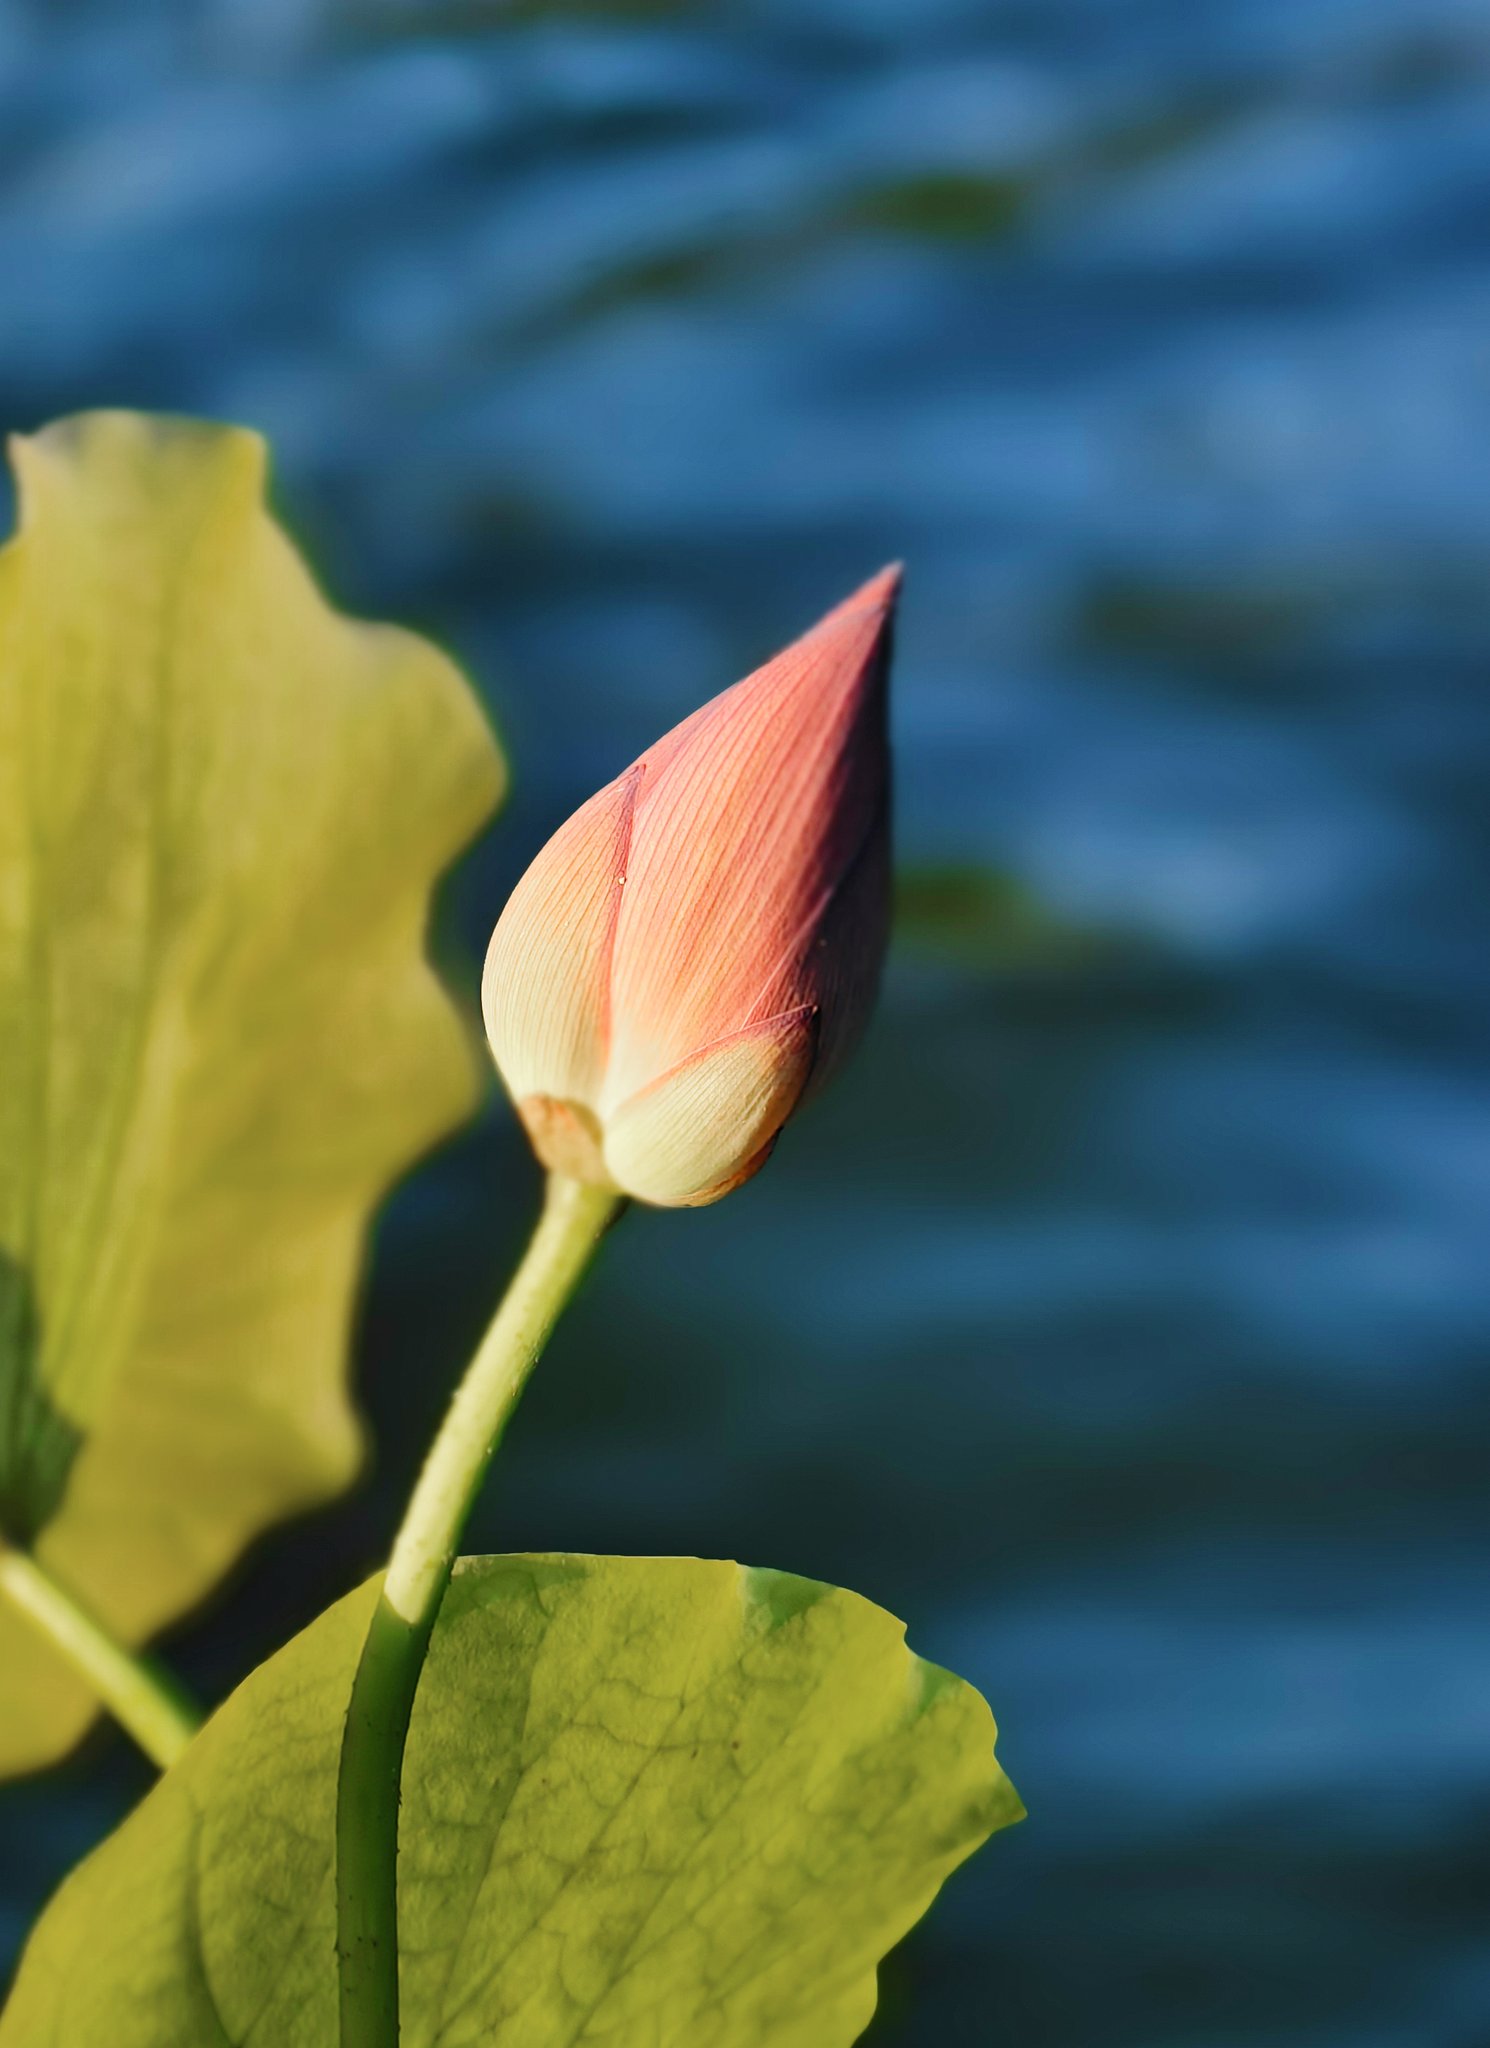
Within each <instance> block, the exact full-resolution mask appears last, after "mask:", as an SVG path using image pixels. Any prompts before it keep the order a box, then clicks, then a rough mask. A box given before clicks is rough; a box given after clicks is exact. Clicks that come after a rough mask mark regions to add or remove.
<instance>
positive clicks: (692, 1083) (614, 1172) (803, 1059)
mask: <svg viewBox="0 0 1490 2048" xmlns="http://www.w3.org/2000/svg"><path fill="white" fill-rule="evenodd" d="M814 1037H815V1022H814V1018H813V1013H812V1011H811V1010H810V1009H801V1010H794V1011H791V1012H790V1013H789V1014H787V1015H786V1016H782V1017H768V1018H765V1019H763V1020H762V1021H761V1022H760V1023H758V1024H753V1025H751V1026H750V1028H749V1029H748V1030H745V1031H740V1032H736V1033H735V1034H734V1036H732V1037H730V1038H725V1039H721V1040H720V1041H719V1042H718V1043H717V1044H714V1045H710V1046H705V1047H704V1049H703V1050H702V1051H701V1052H697V1053H695V1054H694V1055H693V1056H692V1057H691V1058H690V1059H687V1060H684V1061H683V1062H682V1063H681V1064H680V1065H679V1066H676V1067H674V1068H673V1070H672V1071H671V1072H670V1073H667V1074H664V1075H663V1076H662V1078H661V1079H660V1080H657V1081H654V1082H652V1084H651V1085H650V1086H649V1087H647V1088H644V1089H642V1091H641V1092H640V1093H639V1094H637V1095H634V1096H633V1097H632V1098H631V1100H630V1101H629V1102H626V1103H624V1104H623V1105H622V1106H621V1108H620V1109H619V1110H618V1111H617V1112H616V1113H615V1115H614V1116H612V1117H611V1118H609V1119H608V1120H607V1123H606V1127H605V1163H606V1166H607V1167H608V1168H609V1171H610V1175H611V1178H612V1179H613V1180H614V1181H615V1183H616V1185H617V1186H618V1187H620V1188H623V1189H624V1190H625V1192H626V1193H627V1194H629V1195H634V1196H635V1197H636V1198H637V1200H638V1201H642V1202H653V1203H656V1204H658V1205H659V1206H660V1207H662V1208H668V1209H673V1208H686V1207H690V1206H693V1205H696V1204H698V1203H701V1202H706V1201H712V1200H714V1199H715V1198H716V1197H718V1196H719V1195H722V1194H724V1193H726V1192H727V1191H728V1190H729V1189H730V1188H731V1187H737V1186H738V1185H739V1183H740V1181H741V1180H742V1179H743V1178H745V1172H744V1171H743V1169H746V1168H749V1167H752V1166H753V1165H755V1164H758V1163H759V1162H760V1161H761V1160H762V1159H763V1158H764V1157H765V1154H766V1153H767V1152H768V1151H769V1149H770V1147H771V1144H772V1142H773V1141H774V1139H775V1137H776V1134H777V1132H778V1131H779V1130H780V1129H781V1126H782V1124H783V1123H785V1121H786V1119H787V1117H789V1116H790V1115H791V1112H792V1109H793V1108H794V1106H795V1104H796V1101H797V1097H798V1096H799V1095H800V1094H801V1092H802V1088H803V1085H804V1083H805V1081H806V1079H807V1075H808V1073H809V1072H810V1070H811V1067H812V1049H813V1040H814Z"/></svg>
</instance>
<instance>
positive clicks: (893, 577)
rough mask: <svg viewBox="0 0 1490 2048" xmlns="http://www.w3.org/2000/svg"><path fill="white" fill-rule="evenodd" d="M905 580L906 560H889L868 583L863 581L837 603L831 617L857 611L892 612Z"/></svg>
mask: <svg viewBox="0 0 1490 2048" xmlns="http://www.w3.org/2000/svg"><path fill="white" fill-rule="evenodd" d="M904 581H905V564H904V562H887V563H886V564H885V566H884V568H883V569H880V570H878V571H877V572H876V574H874V575H873V576H871V577H870V578H869V580H868V582H867V583H861V584H860V585H859V588H858V589H857V590H856V591H855V592H854V593H853V595H852V596H851V597H846V598H844V600H843V602H842V603H841V604H839V605H835V606H834V608H833V610H832V611H831V612H830V613H829V614H828V617H829V618H839V619H842V618H848V617H850V616H851V615H852V614H854V613H856V612H890V611H893V610H894V609H895V604H896V601H897V599H898V598H899V596H900V586H901V584H902V583H903V582H904Z"/></svg>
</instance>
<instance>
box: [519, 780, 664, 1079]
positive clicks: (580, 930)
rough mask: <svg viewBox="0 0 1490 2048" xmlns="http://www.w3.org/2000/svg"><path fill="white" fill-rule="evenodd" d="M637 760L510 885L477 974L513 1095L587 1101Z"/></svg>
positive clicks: (602, 1035) (600, 1049)
mask: <svg viewBox="0 0 1490 2048" xmlns="http://www.w3.org/2000/svg"><path fill="white" fill-rule="evenodd" d="M639 779H640V770H639V768H632V769H629V770H628V771H627V773H626V774H625V775H623V776H621V777H620V778H619V779H618V780H617V781H615V782H612V783H610V784H609V785H608V786H607V787H606V788H605V789H602V790H601V791H599V793H598V794H597V795H595V796H592V797H591V798H590V800H589V802H588V803H585V804H582V805H581V806H580V808H579V809H578V810H577V811H576V812H575V813H574V815H573V816H572V817H571V818H568V819H567V820H566V821H565V822H564V824H562V825H561V826H560V827H559V829H558V831H557V832H556V833H555V834H554V836H553V838H552V839H550V840H549V842H548V844H547V845H546V846H545V847H544V848H543V850H542V852H541V853H540V854H539V855H538V857H537V858H536V860H534V862H533V864H532V866H531V867H530V868H529V869H528V871H527V873H526V874H525V875H524V876H523V878H522V880H521V881H520V882H519V883H518V885H517V887H516V888H515V889H514V890H513V892H512V895H511V896H510V897H509V899H508V902H507V907H506V909H505V910H504V911H503V912H502V915H501V917H500V918H499V919H498V920H497V928H496V930H495V931H494V932H493V933H492V938H491V945H490V947H489V948H488V949H487V955H486V968H485V971H484V973H483V975H482V978H481V1008H482V1013H483V1015H484V1017H485V1019H486V1031H487V1036H488V1038H490V1040H491V1047H492V1052H493V1054H494V1055H495V1057H496V1062H497V1066H498V1069H499V1070H500V1072H501V1075H502V1079H503V1080H504V1081H505V1082H506V1084H507V1088H508V1092H509V1093H510V1094H511V1096H512V1098H513V1100H514V1101H515V1102H522V1101H524V1100H525V1099H526V1098H527V1097H529V1096H535V1095H537V1096H547V1097H551V1098H552V1099H554V1100H555V1101H559V1102H565V1101H570V1102H578V1103H582V1104H584V1105H585V1106H587V1107H590V1106H593V1104H594V1102H595V1100H596V1097H597V1094H598V1090H599V1084H600V1078H601V1075H602V1074H603V1072H604V1069H605V1061H606V1052H607V1047H608V1042H609V1032H610V966H611V950H612V946H613V944H614V940H615V931H616V916H617V911H618V907H619V901H620V894H621V885H622V882H623V881H624V878H625V873H626V858H627V851H628V848H629V846H630V843H631V829H632V818H633V815H634V811H635V800H636V789H637V784H638V781H639Z"/></svg>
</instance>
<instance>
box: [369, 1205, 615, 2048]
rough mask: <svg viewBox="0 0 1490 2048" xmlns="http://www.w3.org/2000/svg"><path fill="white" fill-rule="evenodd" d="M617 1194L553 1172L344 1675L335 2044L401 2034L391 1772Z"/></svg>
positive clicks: (383, 2045) (383, 2047)
mask: <svg viewBox="0 0 1490 2048" xmlns="http://www.w3.org/2000/svg"><path fill="white" fill-rule="evenodd" d="M619 1205H620V1197H619V1196H617V1195H614V1194H612V1193H610V1192H609V1191H608V1190H605V1189H601V1188H594V1187H588V1186H586V1185H584V1184H583V1183H581V1182H579V1181H573V1180H568V1179H566V1178H564V1177H563V1176H562V1175H560V1174H551V1175H550V1176H549V1181H548V1188H547V1192H546V1195H545V1198H544V1204H543V1214H542V1216H541V1217H540V1218H539V1222H538V1228H537V1229H536V1231H535V1232H534V1233H533V1239H532V1242H531V1243H530V1244H529V1246H528V1249H527V1252H526V1254H525V1255H524V1257H523V1261H522V1264H521V1265H520V1266H519V1267H518V1269H517V1271H516V1273H515V1274H514V1275H513V1277H512V1284H511V1286H510V1287H509V1288H508V1290H507V1293H506V1295H505V1296H504V1298H503V1300H502V1304H501V1306H500V1307H499V1308H498V1310H497V1313H496V1315H495V1316H494V1317H493V1319H492V1322H491V1324H490V1327H489V1328H488V1330H487V1332H486V1335H485V1336H484V1337H483V1338H482V1340H481V1343H480V1346H479V1347H478V1349H477V1352H476V1355H475V1357H474V1358H473V1359H472V1360H471V1363H470V1365H469V1366H468V1367H467V1369H466V1374H465V1377H464V1379H462V1381H461V1383H460V1385H459V1386H458V1387H457V1388H456V1390H455V1396H454V1398H453V1400H452V1401H451V1403H450V1408H449V1412H448V1413H447V1415H446V1417H445V1420H444V1422H443V1423H442V1424H441V1427H440V1432H439V1435H438V1436H437V1437H436V1438H435V1440H434V1443H433V1444H432V1445H431V1447H430V1451H429V1455H428V1457H427V1458H426V1459H425V1461H424V1469H423V1471H422V1472H421V1473H420V1475H419V1481H418V1484H417V1485H416V1486H415V1488H414V1492H413V1495H412V1497H411V1499H410V1501H409V1506H408V1510H407V1512H406V1513H405V1515H404V1519H403V1526H402V1527H401V1528H400V1530H399V1532H398V1537H397V1540H396V1541H395V1543H394V1546H393V1554H392V1556H391V1557H390V1558H389V1560H388V1569H387V1571H386V1573H385V1574H384V1577H383V1594H382V1598H381V1599H380V1600H379V1602H378V1605H377V1609H376V1611H375V1612H374V1614H373V1618H372V1621H371V1623H370V1625H369V1627H368V1632H367V1639H366V1641H365V1642H364V1643H363V1646H362V1656H361V1659H360V1661H359V1662H358V1665H357V1675H356V1677H355V1678H354V1680H353V1681H352V1695H351V1699H350V1702H349V1703H348V1707H347V1721H346V1727H345V1730H344V1732H343V1735H342V1747H341V1767H340V1770H339V1773H338V1776H337V1785H336V1955H337V1976H338V1980H339V1984H340V1991H341V2041H342V2048H397V2042H398V1917H397V1883H396V1870H397V1859H398V1783H399V1775H400V1772H401V1770H402V1767H403V1754H404V1740H405V1737H406V1736H407V1734H408V1728H409V1715H410V1713H411V1712H412V1710H413V1705H414V1693H415V1690H416V1688H417V1686H418V1684H419V1673H420V1670H421V1669H422V1667H423V1664H424V1656H425V1651H426V1650H427V1649H428V1647H429V1638H430V1633H431V1631H432V1629H433V1628H434V1624H435V1616H436V1614H437V1613H438V1612H439V1608H440V1601H441V1599H442V1598H443V1597H444V1592H445V1587H446V1585H447V1584H448V1583H449V1579H450V1573H451V1568H452V1567H453V1565H454V1563H455V1556H456V1550H457V1548H458V1546H459V1543H460V1537H461V1531H462V1530H463V1529H464V1527H465V1524H466V1518H467V1517H468V1515H469V1514H470V1512H471V1509H472V1506H473V1505H474V1503H475V1500H476V1496H477V1494H478V1493H479V1492H480V1490H481V1482H482V1480H483V1479H484V1478H485V1477H486V1470H487V1467H488V1466H489V1465H490V1463H491V1460H492V1455H493V1453H494V1452H495V1450H496V1448H497V1445H498V1443H499V1442H500V1441H501V1437H502V1431H503V1429H504V1428H505V1427H506V1424H507V1419H508V1417H509V1416H510V1415H511V1413H512V1411H513V1409H514V1408H515V1407H516V1406H517V1402H518V1396H519V1395H520V1394H521V1393H522V1390H523V1388H524V1386H525V1385H526V1384H527V1379H528V1375H529V1373H531V1371H532V1370H533V1367H534V1366H535V1365H536V1364H537V1362H538V1357H539V1353H540V1352H541V1351H542V1350H543V1347H544V1345H545V1343H547V1341H548V1336H549V1332H550V1331H551V1330H552V1329H553V1326H554V1324H555V1323H556V1322H557V1321H558V1318H559V1314H560V1311H561V1310H562V1309H563V1307H564V1305H565V1303H566V1302H567V1301H568V1300H569V1297H570V1296H571V1294H573V1292H574V1289H575V1287H576V1285H577V1284H578V1282H579V1279H580V1276H581V1274H582V1273H583V1272H584V1270H585V1267H586V1266H587V1265H588V1264H589V1262H590V1260H591V1258H592V1257H593V1255H594V1252H595V1248H596V1246H597V1245H598V1244H599V1242H600V1239H601V1237H602V1235H603V1234H604V1232H605V1229H606V1227H607V1225H608V1224H609V1223H610V1222H611V1220H612V1218H613V1217H614V1215H615V1213H616V1210H617V1209H618V1207H619Z"/></svg>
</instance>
